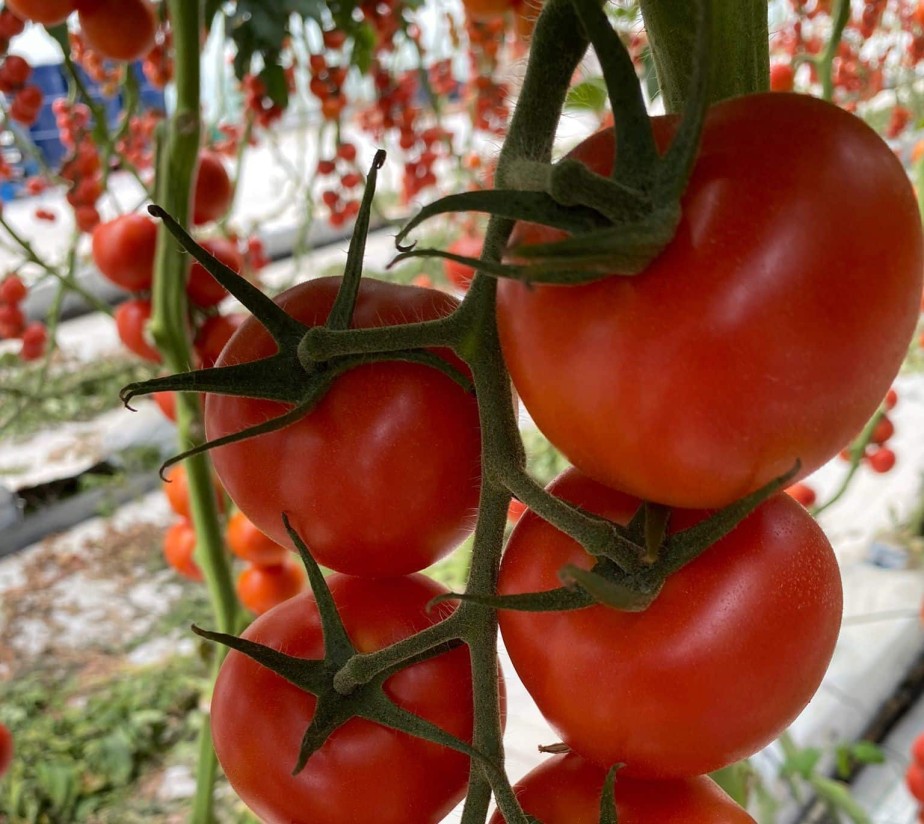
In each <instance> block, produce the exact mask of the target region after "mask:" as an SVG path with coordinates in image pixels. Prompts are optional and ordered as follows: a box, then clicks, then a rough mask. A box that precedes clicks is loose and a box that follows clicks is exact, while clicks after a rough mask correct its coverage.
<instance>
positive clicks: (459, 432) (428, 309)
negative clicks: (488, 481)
mask: <svg viewBox="0 0 924 824" xmlns="http://www.w3.org/2000/svg"><path fill="white" fill-rule="evenodd" d="M339 285H340V279H339V278H321V279H317V280H310V281H306V282H304V283H300V284H298V285H297V286H294V287H293V288H291V289H289V290H287V291H285V292H283V293H282V294H281V295H279V296H278V297H277V298H276V302H277V303H278V304H279V305H280V306H282V307H283V308H285V310H286V311H287V312H288V313H289V314H290V315H292V316H293V317H296V318H298V319H299V320H301V321H302V322H304V323H306V324H309V325H315V324H319V323H323V322H324V321H325V320H326V318H327V315H328V313H329V312H330V307H331V306H332V305H333V301H334V297H335V295H336V293H337V289H338V287H339ZM456 305H457V302H456V301H455V300H454V299H453V298H452V297H450V296H449V295H446V294H444V293H442V292H438V291H435V290H430V289H420V288H417V287H414V286H400V285H397V284H392V283H383V282H381V281H375V280H371V279H366V278H364V279H363V281H362V287H361V288H360V292H359V297H358V299H357V302H356V308H355V311H354V314H353V325H354V326H355V327H369V326H387V325H392V324H395V323H399V322H402V321H408V320H424V319H431V318H438V317H441V316H444V315H447V314H449V313H450V312H451V311H452V310H453V309H454V308H455V306H456ZM275 350H276V346H275V343H273V341H272V339H271V338H270V337H269V335H268V333H267V332H266V331H265V330H264V328H263V327H262V326H261V325H260V323H259V322H258V321H257V320H256V319H254V318H248V319H247V320H245V321H244V323H243V324H242V326H241V327H240V328H239V329H238V330H237V331H236V332H235V333H234V335H233V336H232V337H231V340H230V341H228V344H227V346H225V348H224V350H223V351H222V353H221V357H220V358H219V359H218V363H217V364H216V366H225V365H229V364H235V363H243V362H249V361H253V360H256V359H258V358H262V357H266V356H268V355H271V354H272V353H273V352H274V351H275ZM445 357H446V359H447V360H450V359H451V355H450V354H448V353H445ZM285 409H286V407H285V406H283V405H282V404H279V403H276V402H271V401H265V400H259V399H254V398H242V397H235V396H230V395H209V396H208V397H207V398H206V403H205V426H206V434H207V436H208V437H209V438H210V439H215V438H220V437H223V436H225V435H228V434H231V433H235V432H239V431H241V430H242V429H244V428H245V427H250V426H253V425H255V424H258V423H263V422H265V421H266V420H268V419H270V418H273V417H277V416H279V415H280V414H282V413H283V412H284V411H285ZM480 441H481V439H480V432H479V426H478V410H477V405H476V403H475V398H474V396H473V395H471V394H468V393H466V392H465V390H464V389H462V388H461V387H460V386H459V385H458V384H457V383H455V382H454V381H453V380H452V379H451V378H449V377H448V376H446V375H444V374H443V373H441V372H439V371H438V370H436V369H432V368H430V367H428V366H424V365H422V364H416V363H407V362H399V361H382V362H379V363H371V364H366V365H363V366H359V367H356V368H355V369H352V370H350V371H349V372H347V373H346V374H344V375H342V376H340V377H338V378H337V379H336V381H335V382H334V384H333V385H332V386H331V388H330V389H329V390H328V392H327V394H326V395H325V396H324V397H323V398H322V399H321V401H320V402H319V403H318V404H317V406H316V407H315V408H314V409H313V410H312V411H311V413H310V414H308V415H307V416H305V417H304V418H302V419H301V420H300V421H298V422H297V423H294V424H291V425H290V426H288V427H286V428H285V429H282V430H279V431H277V432H270V433H267V434H264V435H259V436H257V437H254V438H248V439H246V440H244V441H241V442H238V443H234V444H228V445H226V446H220V447H217V448H216V449H213V450H212V452H211V455H212V460H213V462H214V465H215V468H216V470H217V471H218V474H219V476H220V477H221V480H222V483H223V484H224V486H225V489H227V490H228V494H229V495H230V496H231V498H232V500H233V501H234V502H235V503H236V504H237V505H238V507H239V508H240V509H241V511H243V512H244V513H245V514H246V515H247V517H248V518H249V519H250V520H251V521H253V523H254V524H255V525H256V526H257V527H258V528H259V529H260V530H262V531H263V532H265V533H266V534H267V535H269V536H270V537H271V538H272V539H273V540H275V541H277V542H278V543H280V544H283V545H284V546H291V541H290V539H289V536H288V534H287V533H286V531H285V529H284V528H283V525H282V513H283V512H284V511H285V512H287V513H288V514H289V517H290V519H291V521H292V525H293V527H294V528H295V529H296V531H297V532H298V534H299V535H301V537H302V538H303V539H304V541H305V543H306V544H307V545H308V546H309V547H310V548H311V552H312V555H314V557H315V558H316V559H317V561H318V563H320V564H322V565H324V566H327V567H330V568H332V569H335V570H338V571H340V572H346V573H349V574H359V575H400V574H404V573H407V572H412V571H415V570H419V569H422V568H423V567H425V566H428V565H429V564H431V563H433V562H434V561H435V560H437V559H438V558H440V557H442V556H443V555H445V554H446V553H448V552H450V551H451V550H452V549H453V548H454V547H455V546H456V545H457V544H458V543H459V542H461V541H462V540H463V539H464V538H465V536H466V535H467V534H468V533H469V532H470V531H471V529H472V527H473V524H474V519H473V515H474V512H475V508H476V507H477V505H478V492H479V479H480Z"/></svg>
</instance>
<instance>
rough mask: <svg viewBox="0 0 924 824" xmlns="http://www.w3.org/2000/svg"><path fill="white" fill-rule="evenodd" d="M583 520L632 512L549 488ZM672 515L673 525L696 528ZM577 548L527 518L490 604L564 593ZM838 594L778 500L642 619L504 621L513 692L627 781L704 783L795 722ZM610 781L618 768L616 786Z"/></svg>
mask: <svg viewBox="0 0 924 824" xmlns="http://www.w3.org/2000/svg"><path fill="white" fill-rule="evenodd" d="M550 490H551V491H552V492H554V494H556V495H557V496H559V497H561V498H563V499H565V500H567V501H570V502H572V503H574V504H577V505H578V506H580V507H582V508H583V509H586V510H588V511H589V512H593V513H597V514H599V515H602V516H604V517H606V518H608V519H610V520H613V521H616V522H618V523H623V524H625V523H627V522H628V520H629V518H630V517H631V516H632V515H633V513H634V512H635V511H636V509H637V508H638V505H639V501H638V499H636V498H633V497H631V496H629V495H626V494H625V493H622V492H618V491H616V490H611V489H609V488H607V487H604V486H602V485H601V484H598V483H597V482H595V481H592V480H590V479H589V478H587V477H585V476H583V475H581V474H580V473H579V472H578V471H577V470H574V469H571V470H567V471H566V472H565V473H563V474H562V475H561V476H559V477H558V478H557V479H556V480H555V481H554V482H553V484H552V485H551V486H550ZM703 517H704V513H703V512H697V511H690V510H680V509H675V510H673V511H672V513H671V517H670V528H671V530H680V529H683V528H686V527H688V526H691V525H692V524H694V523H696V522H698V521H700V520H702V518H703ZM569 563H570V564H574V565H576V566H580V567H584V568H589V567H590V566H591V557H590V556H589V555H588V554H587V553H586V552H585V551H584V550H583V549H582V548H581V546H580V545H579V544H578V543H576V542H575V541H573V540H572V539H571V538H568V537H567V536H565V535H564V534H563V533H561V532H559V531H558V530H557V529H555V528H554V527H552V526H550V525H549V524H548V523H547V522H545V521H543V520H542V519H541V518H539V517H538V516H537V515H535V514H534V513H533V512H531V511H527V512H526V513H525V514H524V515H523V517H522V518H521V519H520V521H519V523H518V524H517V526H516V527H515V528H514V531H513V534H512V535H511V537H510V541H509V543H508V545H507V550H506V552H505V554H504V558H503V561H502V565H501V571H500V580H499V585H498V589H499V592H501V593H502V594H514V593H520V592H538V591H542V590H549V589H554V588H556V587H559V586H561V582H560V580H559V578H558V572H559V570H560V569H561V568H562V567H563V566H565V565H566V564H569ZM841 604H842V594H841V583H840V575H839V573H838V568H837V562H836V561H835V558H834V553H833V552H832V550H831V545H830V544H829V543H828V541H827V539H826V538H825V536H824V533H822V531H821V529H820V527H819V526H818V525H817V524H816V523H815V521H814V520H813V519H812V517H811V516H810V515H809V514H808V513H807V512H806V511H805V509H803V507H802V506H800V505H799V504H797V503H796V502H795V501H793V500H792V499H791V498H790V497H789V496H788V495H784V494H779V495H776V496H774V497H773V498H771V499H770V500H768V501H766V502H765V503H764V504H762V505H761V506H760V507H758V508H757V509H756V510H755V511H754V512H753V513H752V514H751V515H750V516H749V517H748V518H746V519H745V520H744V521H743V522H742V523H741V524H739V526H738V527H737V528H736V529H735V530H733V531H732V532H731V533H730V534H729V535H727V536H726V537H725V538H723V539H722V540H721V541H719V542H718V543H716V544H715V545H714V546H712V547H710V548H709V549H708V550H706V552H704V553H703V554H702V555H701V556H700V557H699V558H697V559H696V560H695V561H692V562H691V563H689V564H687V565H686V566H684V567H683V568H682V569H681V570H680V571H679V572H677V573H676V574H674V575H673V576H671V577H670V578H669V579H668V580H667V581H666V583H665V584H664V587H663V589H662V590H661V593H660V594H659V595H658V597H657V598H656V599H655V601H654V603H652V604H651V606H649V607H648V609H646V610H645V611H644V612H637V613H631V612H623V611H619V610H616V609H612V608H610V607H605V606H600V605H598V606H593V607H589V608H586V609H581V610H575V611H572V612H564V613H529V612H513V611H509V610H501V611H500V612H499V619H500V628H501V632H502V634H503V638H504V643H505V644H506V647H507V650H508V651H509V653H510V658H511V661H512V662H513V665H514V666H515V667H516V670H517V672H518V673H519V675H520V678H521V679H522V681H523V684H524V685H525V686H526V689H527V690H528V691H529V693H530V694H531V695H532V697H533V699H534V700H535V701H536V704H537V705H538V707H539V709H540V711H541V712H542V714H543V715H544V716H545V717H546V719H548V721H549V723H551V724H552V726H553V727H555V729H556V730H558V732H559V733H560V734H561V736H562V738H563V740H564V741H565V743H566V744H568V745H569V746H570V747H571V748H572V749H574V750H575V751H576V752H578V753H580V754H581V755H583V756H584V757H586V758H589V759H591V760H593V761H595V762H597V763H599V764H606V765H609V764H615V763H620V762H621V763H625V764H626V767H625V768H624V772H625V774H626V775H631V776H633V777H644V778H655V777H657V778H669V777H680V776H692V775H699V774H702V773H707V772H710V771H712V770H715V769H718V768H720V767H723V766H725V765H727V764H730V763H732V762H733V761H737V760H739V759H740V758H743V757H746V756H749V755H751V754H752V753H754V752H756V751H757V750H758V749H760V748H761V747H763V746H764V745H766V744H768V743H769V742H770V741H772V740H773V739H774V738H775V737H776V736H777V735H779V734H780V733H781V732H782V731H783V730H784V729H785V728H786V726H787V725H788V724H789V723H790V722H791V721H792V720H793V719H794V718H795V717H796V716H797V715H798V714H799V713H800V712H801V711H802V709H803V708H804V707H805V705H806V704H807V703H808V702H809V700H810V699H811V697H812V695H813V694H814V692H815V690H816V689H817V688H818V685H819V684H820V683H821V679H822V676H823V675H824V672H825V669H826V667H827V665H828V662H829V661H830V659H831V654H832V653H833V651H834V643H835V641H836V640H837V634H838V630H839V628H840V622H841ZM622 774H623V773H620V775H622Z"/></svg>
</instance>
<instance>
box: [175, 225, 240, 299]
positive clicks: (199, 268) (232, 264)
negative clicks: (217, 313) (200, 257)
mask: <svg viewBox="0 0 924 824" xmlns="http://www.w3.org/2000/svg"><path fill="white" fill-rule="evenodd" d="M200 245H201V246H202V248H203V249H205V251H206V252H208V253H209V254H210V255H212V256H213V257H215V258H218V260H219V261H220V262H221V263H223V264H224V265H225V266H227V267H228V268H229V269H231V270H233V271H235V272H237V273H238V274H240V272H241V270H242V269H243V268H244V257H243V255H242V254H241V253H240V252H239V251H238V249H237V244H236V243H233V242H232V241H230V240H227V239H226V238H210V239H208V240H203V241H202V243H201V244H200ZM186 294H187V295H188V296H189V299H190V300H191V301H192V302H193V303H194V304H196V306H202V307H206V308H207V307H209V306H216V305H217V304H219V303H221V302H222V301H223V300H224V299H225V298H226V297H227V296H228V290H227V289H225V287H224V286H222V285H221V284H220V283H219V282H218V281H217V280H215V278H213V277H212V276H211V275H210V274H209V273H208V271H207V270H206V268H205V267H204V266H203V265H202V264H201V263H199V262H198V261H193V264H192V266H190V267H189V280H188V281H186Z"/></svg>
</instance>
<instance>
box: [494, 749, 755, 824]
mask: <svg viewBox="0 0 924 824" xmlns="http://www.w3.org/2000/svg"><path fill="white" fill-rule="evenodd" d="M606 773H607V769H606V768H605V767H598V766H597V765H596V764H591V763H590V762H589V761H585V760H584V759H583V758H581V757H580V756H579V755H577V754H575V753H568V754H566V755H554V756H551V757H550V758H548V759H546V760H545V761H544V762H543V763H542V764H540V765H539V766H538V767H536V768H535V769H534V770H533V771H532V772H530V773H528V774H527V775H526V776H525V777H524V778H523V779H522V780H521V781H519V782H518V783H517V784H516V786H515V787H514V788H513V789H514V792H516V794H517V800H518V801H519V802H520V806H521V807H522V808H523V810H524V812H526V813H528V814H529V815H532V816H535V817H536V818H538V819H539V820H540V821H541V822H542V824H598V822H599V821H600V799H601V796H602V795H603V783H604V781H605V780H606ZM615 796H616V814H617V817H618V819H619V824H655V822H657V824H755V822H754V819H753V818H751V816H749V815H748V814H747V813H746V812H745V811H744V810H742V809H741V807H739V806H738V805H737V804H736V803H735V802H734V801H732V800H731V799H730V798H729V797H728V796H727V795H726V794H725V793H724V792H723V791H722V789H721V788H720V787H719V785H718V784H716V783H715V781H713V780H712V779H711V778H707V777H706V776H704V775H701V776H697V777H695V778H679V779H674V780H673V781H637V780H633V779H631V778H624V777H623V776H622V774H621V773H617V774H616V787H615ZM504 821H505V819H504V817H503V816H502V815H501V814H500V813H499V812H496V813H495V814H494V817H493V818H492V819H491V824H504Z"/></svg>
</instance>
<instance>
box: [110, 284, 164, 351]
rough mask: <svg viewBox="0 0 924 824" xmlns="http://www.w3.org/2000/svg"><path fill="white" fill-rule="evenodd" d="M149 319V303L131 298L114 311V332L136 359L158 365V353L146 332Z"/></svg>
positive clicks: (144, 299) (145, 300) (141, 299)
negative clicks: (136, 356) (142, 359)
mask: <svg viewBox="0 0 924 824" xmlns="http://www.w3.org/2000/svg"><path fill="white" fill-rule="evenodd" d="M150 319H151V301H149V300H147V299H146V298H132V299H131V300H126V301H123V302H122V303H120V304H119V305H118V306H117V307H116V310H115V323H116V331H117V332H118V333H119V339H120V340H121V341H122V343H124V344H125V347H126V348H127V349H128V350H129V351H131V352H134V353H135V354H136V355H138V357H140V358H144V359H145V360H149V361H152V362H153V363H160V361H161V357H160V352H158V351H157V349H156V348H155V347H154V346H153V345H152V343H151V341H149V339H148V336H147V331H146V326H147V323H148V321H149V320H150Z"/></svg>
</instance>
